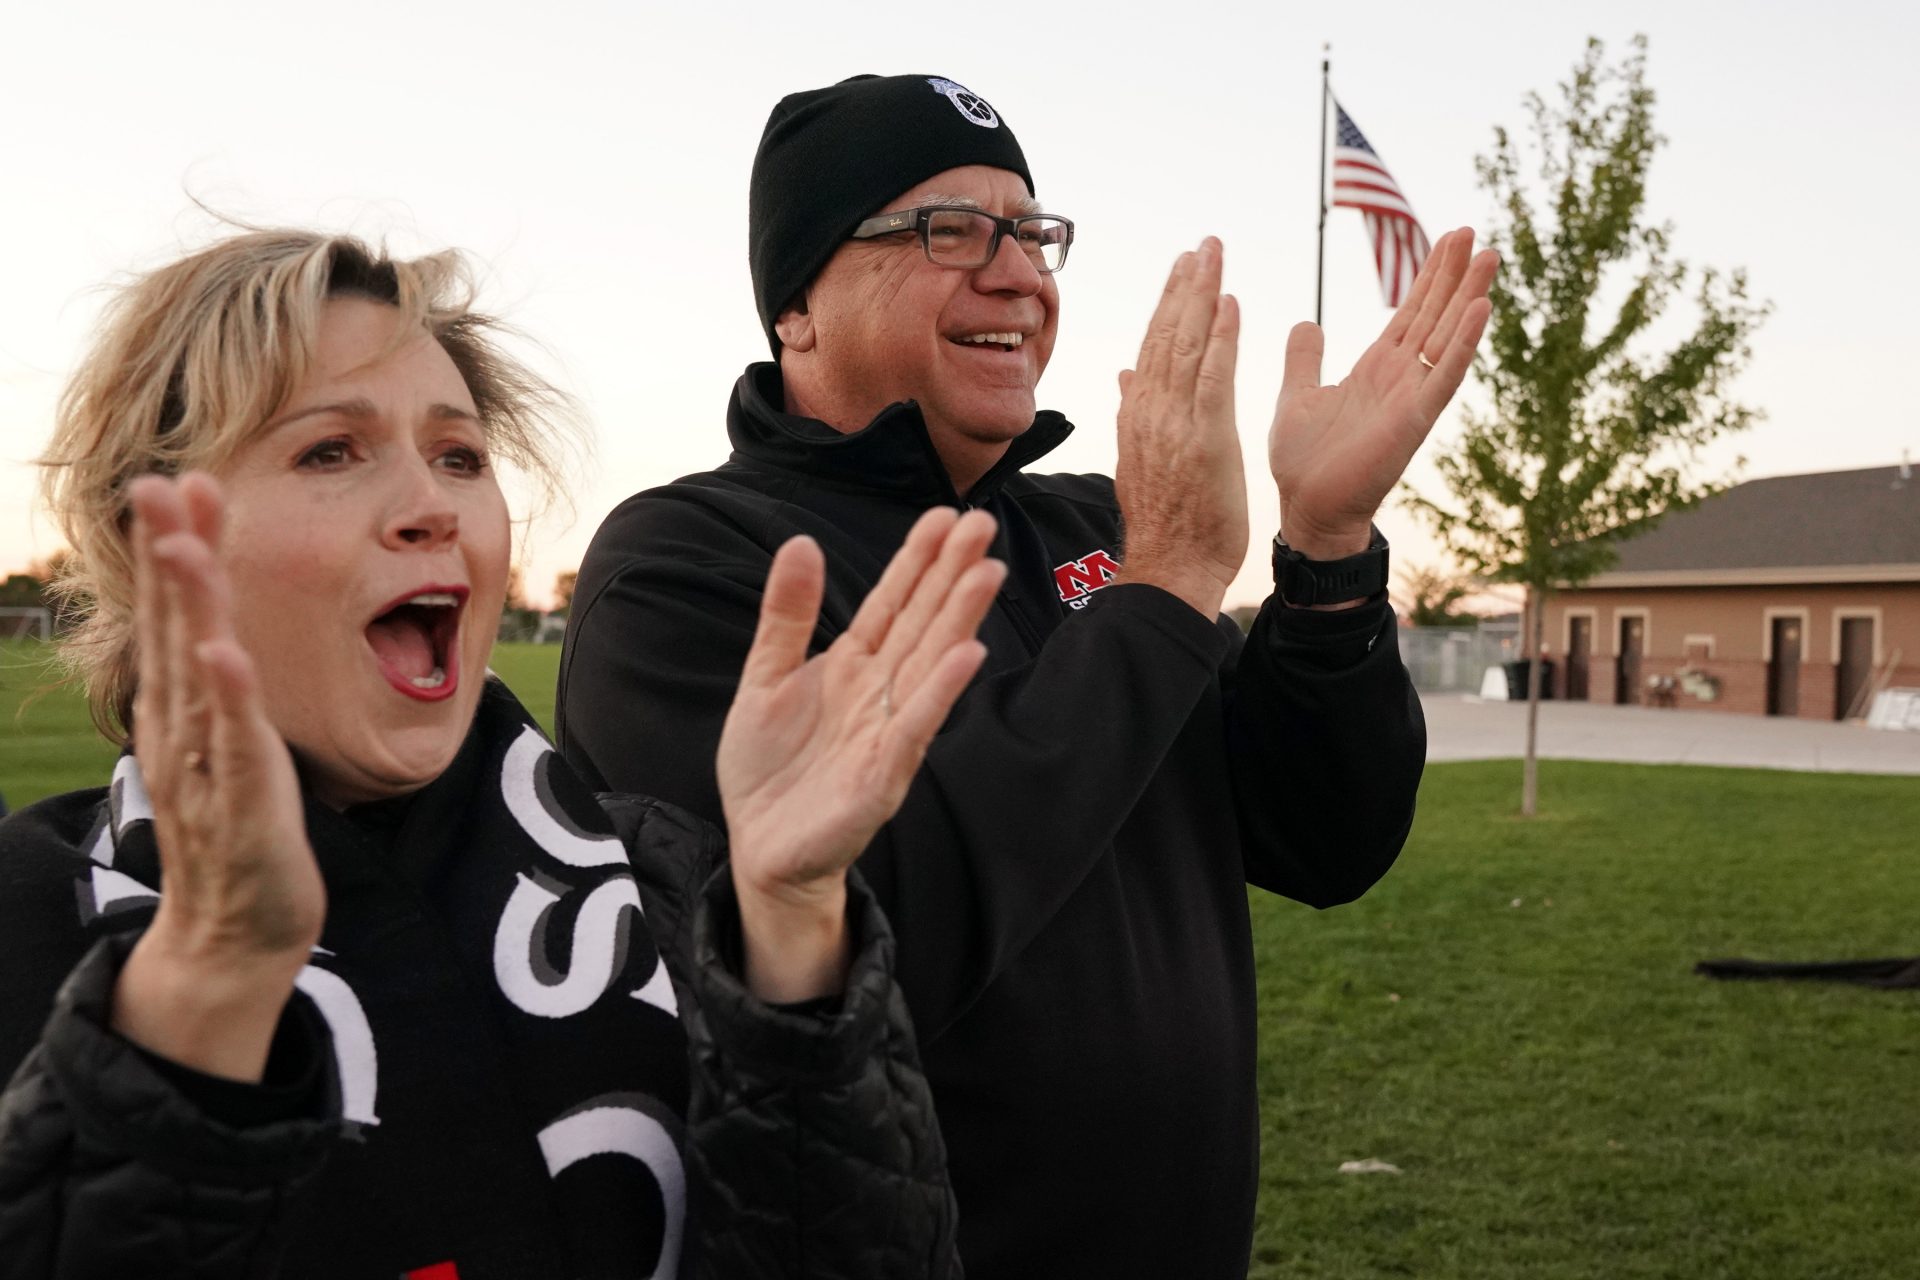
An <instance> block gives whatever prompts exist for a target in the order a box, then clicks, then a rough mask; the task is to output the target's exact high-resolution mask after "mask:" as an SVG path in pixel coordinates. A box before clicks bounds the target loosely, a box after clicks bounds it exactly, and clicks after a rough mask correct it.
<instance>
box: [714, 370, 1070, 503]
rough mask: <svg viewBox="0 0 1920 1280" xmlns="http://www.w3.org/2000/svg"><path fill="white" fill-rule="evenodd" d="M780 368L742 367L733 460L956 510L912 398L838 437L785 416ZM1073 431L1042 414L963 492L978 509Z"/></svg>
mask: <svg viewBox="0 0 1920 1280" xmlns="http://www.w3.org/2000/svg"><path fill="white" fill-rule="evenodd" d="M785 406H786V391H785V389H784V387H783V386H782V385H781V382H780V366H779V365H777V364H775V363H773V362H772V361H768V360H763V361H760V362H759V363H757V364H750V365H748V366H747V371H746V372H745V373H743V374H741V375H740V381H739V382H737V383H735V384H734V388H733V400H732V401H731V403H729V404H728V406H727V435H728V437H729V438H730V439H731V440H732V441H733V449H734V456H735V457H736V458H742V459H747V460H751V461H754V462H759V463H765V464H767V465H770V466H774V467H779V468H781V469H782V470H785V471H795V472H799V473H801V474H803V475H807V476H811V477H814V478H816V479H820V480H825V481H828V482H830V483H833V484H838V485H845V486H850V487H856V488H862V489H869V490H873V491H877V492H882V493H889V494H894V495H896V496H898V497H901V498H904V499H909V500H911V501H915V502H919V503H923V504H933V503H943V504H949V505H956V506H957V505H959V503H960V495H959V494H957V493H955V492H954V489H953V482H952V481H951V480H950V479H948V478H947V469H946V466H945V465H944V464H943V463H942V462H941V461H940V455H939V453H938V452H937V451H935V449H934V447H933V438H932V436H930V435H929V434H928V432H927V423H926V419H925V418H923V417H922V416H921V414H920V406H919V404H918V403H916V402H915V401H912V400H902V401H900V402H898V403H897V404H890V405H888V406H887V407H886V408H884V409H882V410H881V411H880V412H879V414H878V415H876V416H875V417H874V419H873V421H872V422H869V423H868V424H867V425H866V426H865V427H863V428H861V429H860V430H859V431H855V432H852V433H850V434H842V433H840V432H838V431H835V430H834V429H833V428H832V427H830V426H828V425H827V424H826V423H824V422H821V421H820V420H819V419H817V418H803V417H800V416H798V415H797V414H791V413H788V412H787V411H786V408H785ZM1072 434H1073V424H1072V423H1071V422H1068V421H1067V420H1066V419H1065V418H1064V417H1062V416H1061V415H1060V414H1058V413H1055V412H1054V411H1053V410H1051V409H1043V410H1041V411H1040V413H1039V414H1038V415H1036V416H1035V418H1034V420H1033V425H1032V426H1030V427H1028V428H1027V429H1026V431H1025V432H1023V433H1022V434H1021V435H1020V436H1019V437H1017V438H1016V439H1015V440H1014V441H1013V443H1012V444H1011V445H1009V446H1008V447H1007V451H1006V453H1005V454H1004V455H1002V457H1001V459H1000V461H998V462H996V463H994V464H993V467H992V468H991V469H990V470H989V471H988V472H987V474H986V475H984V476H982V477H980V482H979V483H978V484H976V485H974V487H973V492H972V493H970V494H968V495H967V498H966V500H967V502H968V503H970V504H972V505H974V506H979V505H981V504H983V503H986V502H990V501H992V499H993V498H994V496H995V495H997V494H998V493H999V492H1000V489H1001V487H1002V486H1004V485H1005V484H1006V482H1007V481H1008V480H1010V479H1012V478H1013V477H1014V476H1016V475H1018V474H1019V473H1020V472H1021V471H1022V470H1023V469H1024V468H1025V467H1027V466H1028V465H1029V464H1031V463H1033V462H1036V461H1038V460H1039V459H1040V458H1043V457H1045V456H1046V455H1047V454H1049V453H1051V452H1052V451H1053V450H1054V449H1055V448H1056V447H1058V446H1059V444H1060V442H1061V441H1063V440H1065V439H1066V438H1067V437H1068V436H1070V435H1072Z"/></svg>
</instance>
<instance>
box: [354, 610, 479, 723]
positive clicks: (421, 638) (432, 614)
mask: <svg viewBox="0 0 1920 1280" xmlns="http://www.w3.org/2000/svg"><path fill="white" fill-rule="evenodd" d="M466 604H467V589H466V588H465V587H442V586H427V587H422V588H420V589H419V590H417V591H412V592H409V593H408V594H406V595H404V596H402V597H400V599H398V600H396V601H394V602H393V603H392V604H390V605H388V606H387V608H386V610H385V611H384V612H382V613H381V614H380V615H379V616H378V617H376V618H375V619H374V620H373V621H372V622H369V623H368V624H367V645H368V647H369V648H371V649H372V650H373V656H374V660H375V661H376V662H378V663H379V665H380V674H381V675H383V676H385V677H386V678H387V683H388V684H390V685H392V686H393V687H394V688H396V689H398V690H399V691H400V692H401V693H404V694H406V695H407V696H408V697H409V698H417V699H419V700H420V701H422V702H438V701H440V700H441V699H442V698H448V697H451V696H453V691H454V690H455V689H457V688H459V687H460V617H461V614H462V613H463V612H464V611H465V609H466Z"/></svg>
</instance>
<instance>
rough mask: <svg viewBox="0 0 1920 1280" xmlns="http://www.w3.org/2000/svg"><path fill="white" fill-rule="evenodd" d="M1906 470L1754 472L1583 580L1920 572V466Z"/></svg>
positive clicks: (1826, 578) (1661, 581) (1618, 583)
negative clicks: (1756, 477)
mask: <svg viewBox="0 0 1920 1280" xmlns="http://www.w3.org/2000/svg"><path fill="white" fill-rule="evenodd" d="M1901 472H1902V468H1901V467H1869V468H1866V469H1865V470H1861V471H1822V472H1817V473H1815V474H1812V475H1799V476H1770V477H1768V478H1766V479H1763V480H1749V481H1747V482H1746V483H1744V484H1739V485H1735V486H1734V487H1733V488H1731V489H1729V490H1727V491H1726V492H1725V493H1722V494H1717V495H1716V496H1714V497H1711V498H1708V499H1707V500H1706V501H1704V502H1702V503H1700V504H1699V505H1698V506H1695V507H1690V508H1688V509H1687V510H1685V511H1680V512H1676V513H1675V514H1673V515H1670V516H1668V517H1666V518H1665V519H1664V520H1661V521H1660V522H1659V523H1658V524H1656V525H1654V527H1653V528H1652V529H1650V530H1648V531H1647V532H1646V533H1644V534H1641V535H1639V536H1638V537H1634V538H1629V539H1627V540H1625V541H1623V542H1622V543H1621V544H1620V558H1619V561H1618V562H1617V563H1616V564H1615V565H1614V567H1613V568H1612V569H1610V570H1608V571H1607V572H1606V573H1602V574H1599V575H1596V576H1595V577H1594V578H1592V579H1590V580H1589V581H1588V582H1586V583H1585V584H1583V585H1586V586H1589V587H1652V586H1686V585H1735V584H1745V583H1753V584H1760V583H1789V582H1890V581H1891V582H1904V581H1920V473H1914V474H1912V475H1911V476H1910V477H1907V478H1903V477H1902V475H1901Z"/></svg>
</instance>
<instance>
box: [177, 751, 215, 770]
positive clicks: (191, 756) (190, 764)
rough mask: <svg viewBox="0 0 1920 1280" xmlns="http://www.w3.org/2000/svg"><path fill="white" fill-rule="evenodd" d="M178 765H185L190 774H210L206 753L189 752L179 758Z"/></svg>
mask: <svg viewBox="0 0 1920 1280" xmlns="http://www.w3.org/2000/svg"><path fill="white" fill-rule="evenodd" d="M180 763H181V764H183V765H185V766H186V767H187V770H188V772H190V773H211V772H212V769H211V768H210V767H209V766H208V764H207V753H206V752H204V751H189V752H187V753H186V754H185V755H183V756H181V757H180Z"/></svg>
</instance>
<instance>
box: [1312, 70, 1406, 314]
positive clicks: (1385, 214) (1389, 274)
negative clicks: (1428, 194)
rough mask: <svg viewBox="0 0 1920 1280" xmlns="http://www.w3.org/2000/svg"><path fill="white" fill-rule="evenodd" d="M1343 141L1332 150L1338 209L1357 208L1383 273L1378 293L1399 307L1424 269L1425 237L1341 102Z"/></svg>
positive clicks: (1375, 260)
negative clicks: (1421, 266) (1365, 225)
mask: <svg viewBox="0 0 1920 1280" xmlns="http://www.w3.org/2000/svg"><path fill="white" fill-rule="evenodd" d="M1333 109H1334V110H1335V111H1336V112H1338V113H1339V116H1340V132H1339V137H1338V139H1337V140H1336V141H1335V143H1334V147H1333V203H1334V207H1335V208H1338V209H1358V210H1359V211H1360V212H1361V213H1362V214H1363V215H1365V217H1366V220H1367V234H1368V235H1369V236H1371V237H1373V265H1374V267H1375V268H1376V269H1377V270H1378V271H1379V272H1380V292H1381V293H1383V294H1385V295H1386V299H1387V305H1388V306H1390V307H1397V306H1399V305H1400V302H1401V299H1403V298H1405V297H1406V296H1407V291H1408V290H1409V289H1411V288H1413V278H1414V276H1416V275H1418V274H1419V271H1420V264H1421V263H1423V262H1425V261H1426V260H1427V248H1428V245H1427V233H1426V232H1424V231H1422V230H1421V229H1420V222H1419V220H1418V219H1416V218H1415V217H1414V216H1413V207H1412V206H1411V205H1409V204H1408V203H1407V198H1406V197H1405V196H1403V195H1401V194H1400V187H1399V185H1398V184H1397V183H1395V182H1394V180H1393V175H1392V174H1390V173H1388V172H1387V167H1386V166H1385V165H1384V164H1381V163H1380V157H1379V156H1378V155H1375V154H1374V150H1373V147H1372V146H1371V145H1370V144H1369V143H1368V142H1367V136H1366V135H1365V134H1364V133H1361V132H1360V126H1358V125H1356V124H1355V123H1354V122H1353V117H1352V116H1350V115H1348V114H1347V111H1346V108H1345V107H1342V106H1341V105H1340V104H1339V103H1338V102H1336V103H1334V104H1333Z"/></svg>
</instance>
